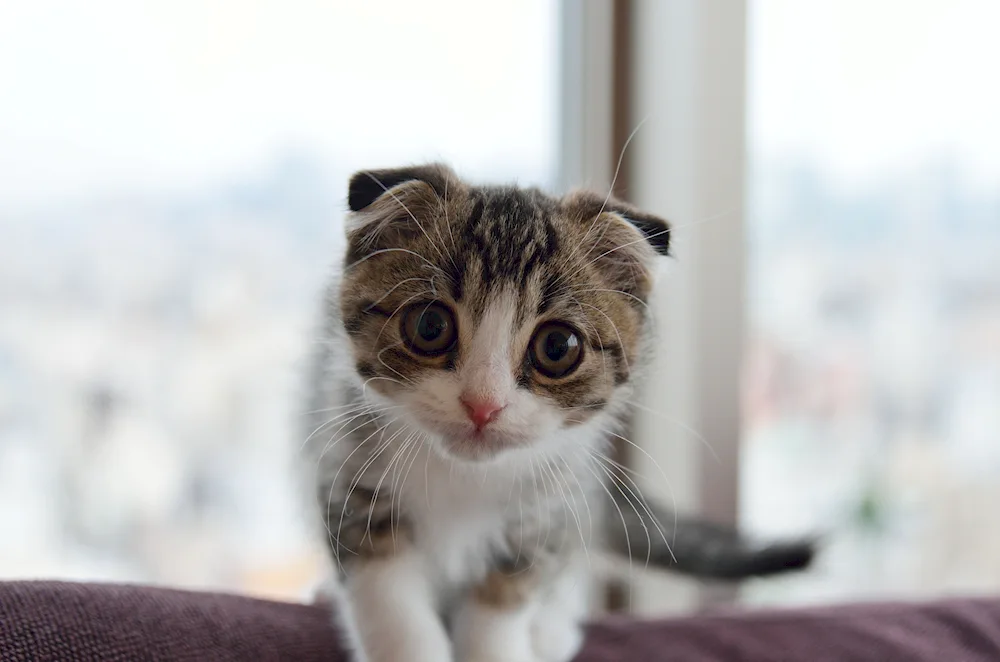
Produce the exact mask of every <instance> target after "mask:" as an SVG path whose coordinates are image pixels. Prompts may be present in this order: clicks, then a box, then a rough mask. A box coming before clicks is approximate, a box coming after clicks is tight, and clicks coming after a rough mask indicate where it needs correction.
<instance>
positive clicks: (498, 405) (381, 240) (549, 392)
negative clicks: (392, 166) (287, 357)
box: [340, 166, 669, 460]
mask: <svg viewBox="0 0 1000 662" xmlns="http://www.w3.org/2000/svg"><path fill="white" fill-rule="evenodd" d="M386 189H388V190H386ZM604 202H605V200H604V199H603V198H601V197H599V196H596V195H592V194H576V195H573V196H570V197H567V198H563V199H556V198H552V197H549V196H546V195H544V194H542V193H540V192H538V191H535V190H524V189H517V188H492V187H491V188H484V187H473V186H469V185H467V184H465V183H463V182H462V181H461V180H459V179H458V178H457V177H456V176H455V175H454V173H452V172H451V171H450V170H448V169H446V168H443V167H441V166H430V167H425V168H408V169H401V170H387V171H377V172H363V173H358V174H357V175H355V176H354V178H353V179H352V181H351V191H350V206H351V209H352V211H353V212H354V213H352V214H351V216H350V218H349V222H348V244H349V248H348V255H347V260H346V262H345V267H344V277H343V280H342V285H341V296H340V306H341V311H340V312H341V318H342V320H343V323H344V327H345V329H346V331H347V333H348V336H349V337H350V339H351V343H352V349H353V355H354V360H355V370H356V371H357V374H358V377H359V379H360V380H361V382H362V383H363V384H364V390H365V392H366V394H367V395H369V396H373V395H375V394H377V396H376V397H378V399H380V400H383V401H388V404H392V405H398V406H399V408H398V409H395V410H392V411H391V412H390V415H389V418H394V417H396V416H400V417H401V422H405V423H409V424H410V425H411V426H413V427H414V428H416V429H418V430H420V431H422V432H423V433H425V434H426V435H427V437H428V438H429V439H430V440H432V442H433V443H436V444H438V447H439V450H441V451H443V452H444V453H446V454H448V455H450V456H453V457H457V458H461V459H466V460H485V459H489V458H493V457H497V456H500V455H502V454H503V453H504V452H505V451H509V450H511V449H515V448H541V447H542V446H544V444H546V443H555V442H554V441H553V440H554V439H558V438H565V437H566V435H559V434H555V433H558V432H559V431H561V430H567V429H571V428H574V427H577V426H581V425H586V424H587V423H588V422H589V421H593V420H595V419H596V418H598V417H599V416H600V415H601V414H602V413H604V412H607V411H608V410H609V408H610V407H612V406H613V405H614V403H615V400H616V397H619V396H620V395H621V394H622V392H623V389H624V388H626V387H627V385H628V382H629V380H630V375H631V372H632V370H633V369H634V368H635V365H634V363H635V362H636V361H637V360H639V350H640V348H641V345H642V340H643V333H644V331H645V324H644V322H645V312H646V310H645V304H644V300H645V298H646V296H647V294H648V291H649V285H650V270H649V269H650V264H651V261H652V260H653V259H655V254H656V252H657V251H659V252H661V253H665V252H666V249H667V240H668V237H669V230H668V229H667V225H666V224H665V223H664V222H663V221H661V220H659V219H656V218H653V217H650V216H648V215H646V214H641V213H639V212H637V211H636V210H633V209H631V208H629V207H626V206H624V205H622V204H621V203H618V202H616V201H612V202H609V203H608V204H607V205H606V206H605V205H604Z"/></svg>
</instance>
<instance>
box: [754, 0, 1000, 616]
mask: <svg viewBox="0 0 1000 662" xmlns="http://www.w3.org/2000/svg"><path fill="white" fill-rule="evenodd" d="M752 9H753V11H752V26H751V28H752V29H751V50H750V55H751V67H750V77H749V81H750V85H749V90H750V99H751V109H752V111H751V118H750V125H749V126H750V136H751V145H750V163H751V166H752V168H751V173H752V174H751V179H750V188H749V192H750V201H751V202H750V214H749V230H750V234H749V237H750V259H751V262H750V276H751V308H750V318H751V323H752V338H751V343H750V356H749V372H748V382H747V389H746V397H747V407H746V412H747V426H748V431H749V437H748V439H747V444H746V453H745V466H744V468H743V481H744V482H743V487H744V493H743V494H744V506H745V518H746V523H747V524H748V525H749V526H751V527H753V528H756V529H759V530H761V531H774V532H788V533H791V532H794V531H800V530H802V529H803V528H807V529H811V530H813V531H816V532H819V533H824V534H826V550H825V552H824V554H823V556H822V558H821V560H820V564H819V567H818V568H817V569H816V571H814V572H812V573H810V574H809V575H807V576H803V577H800V578H796V579H793V580H788V581H787V582H785V581H783V582H776V583H766V584H761V585H760V586H756V587H754V588H753V589H752V590H751V591H749V593H748V595H749V596H750V598H751V599H754V600H761V601H777V600H782V601H784V600H807V601H813V600H826V599H849V598H850V599H856V598H866V597H889V596H919V595H925V594H937V593H944V592H956V591H957V592H976V591H994V592H995V591H996V589H997V588H998V587H1000V528H998V527H997V526H996V513H995V512H994V510H995V508H994V506H995V505H996V504H1000V129H998V127H997V118H998V117H1000V87H998V86H997V85H995V84H994V83H993V81H994V80H995V77H996V75H995V64H996V63H997V62H1000V42H998V41H997V39H996V38H995V35H994V32H995V26H996V25H997V24H998V22H1000V5H997V4H995V3H989V2H903V1H900V0H894V1H892V2H877V3H871V2H863V1H861V0H850V1H842V0H841V1H837V2H810V3H800V2H797V1H795V0H767V1H764V0H761V1H759V2H755V3H753V5H752Z"/></svg>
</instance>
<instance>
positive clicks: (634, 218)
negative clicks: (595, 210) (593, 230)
mask: <svg viewBox="0 0 1000 662" xmlns="http://www.w3.org/2000/svg"><path fill="white" fill-rule="evenodd" d="M608 204H609V208H608V209H607V211H611V212H614V213H616V214H618V215H619V216H621V217H622V218H624V219H625V220H626V221H628V222H629V223H631V224H632V225H634V226H635V227H636V228H637V229H638V230H639V232H641V233H642V235H643V236H644V237H645V238H646V241H648V242H649V244H650V246H652V247H653V249H654V250H655V251H656V252H657V253H659V254H660V255H670V224H669V223H667V221H665V220H664V219H662V218H660V217H659V216H654V215H653V214H647V213H646V212H644V211H641V210H639V209H636V208H635V207H633V206H632V205H629V204H626V203H624V202H618V201H615V203H614V204H613V205H612V204H611V203H610V201H609V203H608Z"/></svg>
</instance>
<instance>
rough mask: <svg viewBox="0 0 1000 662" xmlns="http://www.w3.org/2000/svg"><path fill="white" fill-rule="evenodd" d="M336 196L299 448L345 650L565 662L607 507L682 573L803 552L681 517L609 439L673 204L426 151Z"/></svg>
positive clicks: (627, 387)
mask: <svg viewBox="0 0 1000 662" xmlns="http://www.w3.org/2000/svg"><path fill="white" fill-rule="evenodd" d="M348 203H349V207H350V210H351V213H350V214H349V215H348V217H347V223H346V224H347V243H348V248H347V254H346V258H345V261H344V264H343V266H342V269H341V270H340V272H339V274H338V277H337V278H335V279H334V282H333V283H332V284H331V285H330V287H329V289H328V291H327V298H326V301H325V323H324V327H323V329H322V334H323V341H322V342H321V343H320V345H319V350H318V352H317V355H316V356H315V362H314V364H313V368H314V370H313V374H312V378H311V390H312V393H311V406H310V407H309V409H310V410H312V413H311V420H310V423H311V425H310V429H309V439H308V441H307V443H306V445H305V447H306V449H307V453H306V459H307V461H308V465H309V467H310V468H311V469H312V470H313V471H314V473H315V476H314V478H315V482H314V483H313V485H314V486H315V489H316V493H315V497H316V498H317V502H318V504H319V516H320V518H321V522H322V523H323V524H324V528H325V530H326V537H327V542H328V544H329V548H330V552H331V554H332V557H333V561H334V563H335V566H336V570H337V574H338V576H339V581H338V584H337V596H338V602H339V604H338V614H339V617H340V619H341V622H342V625H343V629H344V631H345V634H346V636H347V638H348V643H349V644H350V645H351V646H352V647H353V649H354V656H355V659H356V660H358V661H359V662H361V661H364V662H399V661H407V662H449V661H452V660H454V661H455V662H487V661H489V662H507V661H509V662H535V661H538V662H564V661H567V660H569V659H570V658H572V657H573V655H574V654H575V653H576V651H577V650H578V649H579V647H580V644H581V638H582V634H581V630H580V628H579V625H578V624H579V622H580V620H581V619H582V618H583V617H584V616H585V611H586V605H587V604H588V600H587V598H586V596H585V595H584V594H583V591H584V589H585V586H586V585H587V581H586V571H587V569H588V560H589V559H588V554H589V548H590V542H591V540H592V537H593V535H598V534H600V533H601V532H602V530H601V529H599V528H598V527H597V526H596V525H595V523H597V522H599V521H600V519H601V517H602V515H601V513H605V514H606V515H607V517H608V519H609V520H610V521H612V522H615V521H617V522H618V523H619V525H618V529H617V532H615V531H614V530H612V531H611V532H610V533H609V538H610V539H609V540H608V541H607V542H609V543H610V544H611V546H612V547H613V548H615V549H617V550H618V551H621V552H624V553H631V554H632V556H633V557H634V558H636V559H640V560H643V559H646V558H649V559H651V560H652V562H654V563H656V564H659V565H664V566H670V567H672V568H673V569H674V570H677V571H681V572H686V573H688V574H693V575H698V576H704V577H721V578H730V579H736V578H741V577H746V576H750V575H763V574H770V573H773V572H780V571H783V570H786V569H791V568H796V567H802V566H804V565H806V564H807V563H808V562H809V559H810V557H811V555H812V548H811V546H810V545H808V544H805V543H803V544H789V545H774V546H766V547H761V548H758V547H753V546H752V545H750V544H749V543H747V542H746V541H745V540H744V539H742V538H741V537H739V536H738V535H737V534H736V533H735V532H734V531H731V530H728V529H725V528H721V527H713V526H712V525H708V524H705V523H701V522H694V521H691V522H680V523H678V524H677V525H676V527H675V519H674V516H673V514H671V513H669V512H668V511H665V510H663V509H660V508H658V507H655V506H654V505H652V504H649V503H646V502H645V501H643V500H640V495H639V494H638V488H637V487H636V486H635V485H634V483H631V482H630V480H629V479H628V478H627V477H626V475H625V474H622V473H621V472H619V471H618V470H617V469H618V468H617V467H616V466H615V465H614V464H612V463H611V462H610V460H609V459H608V458H607V457H606V455H605V453H606V452H607V447H608V444H609V439H610V438H611V437H612V433H613V432H614V431H615V430H616V428H618V427H619V423H620V418H621V416H622V414H623V413H624V412H625V410H626V409H627V406H628V401H627V398H628V396H629V393H630V391H631V389H632V386H633V383H634V379H635V373H636V369H637V368H638V367H640V366H642V365H644V364H647V363H648V351H649V349H650V345H651V344H652V343H653V340H654V338H653V336H652V334H651V332H650V329H649V320H648V318H647V310H646V306H645V301H646V300H647V298H648V296H649V293H650V288H651V287H652V271H653V265H654V261H655V260H656V259H657V256H658V255H666V254H667V253H668V248H669V241H670V229H669V226H668V224H667V223H666V222H665V221H663V220H661V219H659V218H656V217H655V216H651V215H649V214H646V213H643V212H641V211H639V210H637V209H635V208H633V207H631V206H628V205H626V204H623V203H621V202H619V201H617V200H614V199H605V198H604V196H598V195H595V194H592V193H586V192H580V193H574V194H571V195H568V196H566V197H563V198H556V197H551V196H548V195H546V194H544V193H542V192H540V191H538V190H535V189H521V188H514V187H481V186H472V185H469V184H467V183H465V182H463V181H462V180H461V179H459V178H458V177H457V176H456V175H455V174H454V173H453V172H452V171H451V170H449V169H448V168H446V167H444V166H440V165H431V166H425V167H411V168H401V169H396V170H379V171H371V172H361V173H358V174H356V175H354V177H353V178H352V179H351V182H350V186H349V195H348ZM612 495H614V497H615V498H614V499H612V498H609V497H611V496H612ZM602 500H603V501H604V502H606V503H603V504H602V503H601V502H602ZM623 523H624V524H625V525H626V526H625V527H622V526H621V525H622V524H623ZM595 529H596V530H595ZM592 534H593V535H592ZM667 541H670V542H671V545H670V548H668V545H667Z"/></svg>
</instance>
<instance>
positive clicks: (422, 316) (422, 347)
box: [402, 301, 458, 356]
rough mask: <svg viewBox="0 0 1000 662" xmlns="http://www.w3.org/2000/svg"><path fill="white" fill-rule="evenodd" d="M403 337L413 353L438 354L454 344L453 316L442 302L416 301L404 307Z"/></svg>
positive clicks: (455, 334) (455, 329) (455, 331)
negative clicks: (416, 302)
mask: <svg viewBox="0 0 1000 662" xmlns="http://www.w3.org/2000/svg"><path fill="white" fill-rule="evenodd" d="M402 332H403V339H404V340H405V341H406V344H407V346H408V347H409V348H410V350H411V351H412V352H413V353H415V354H420V355H422V356H438V355H440V354H444V353H445V352H447V351H448V350H450V349H451V348H452V347H453V346H454V345H455V340H456V339H457V338H458V329H457V328H456V326H455V316H454V315H452V314H451V310H449V309H448V307H447V306H445V305H444V304H442V303H439V302H436V301H435V302H431V303H418V304H415V305H413V306H410V307H409V308H407V309H406V313H404V315H403V322H402Z"/></svg>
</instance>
